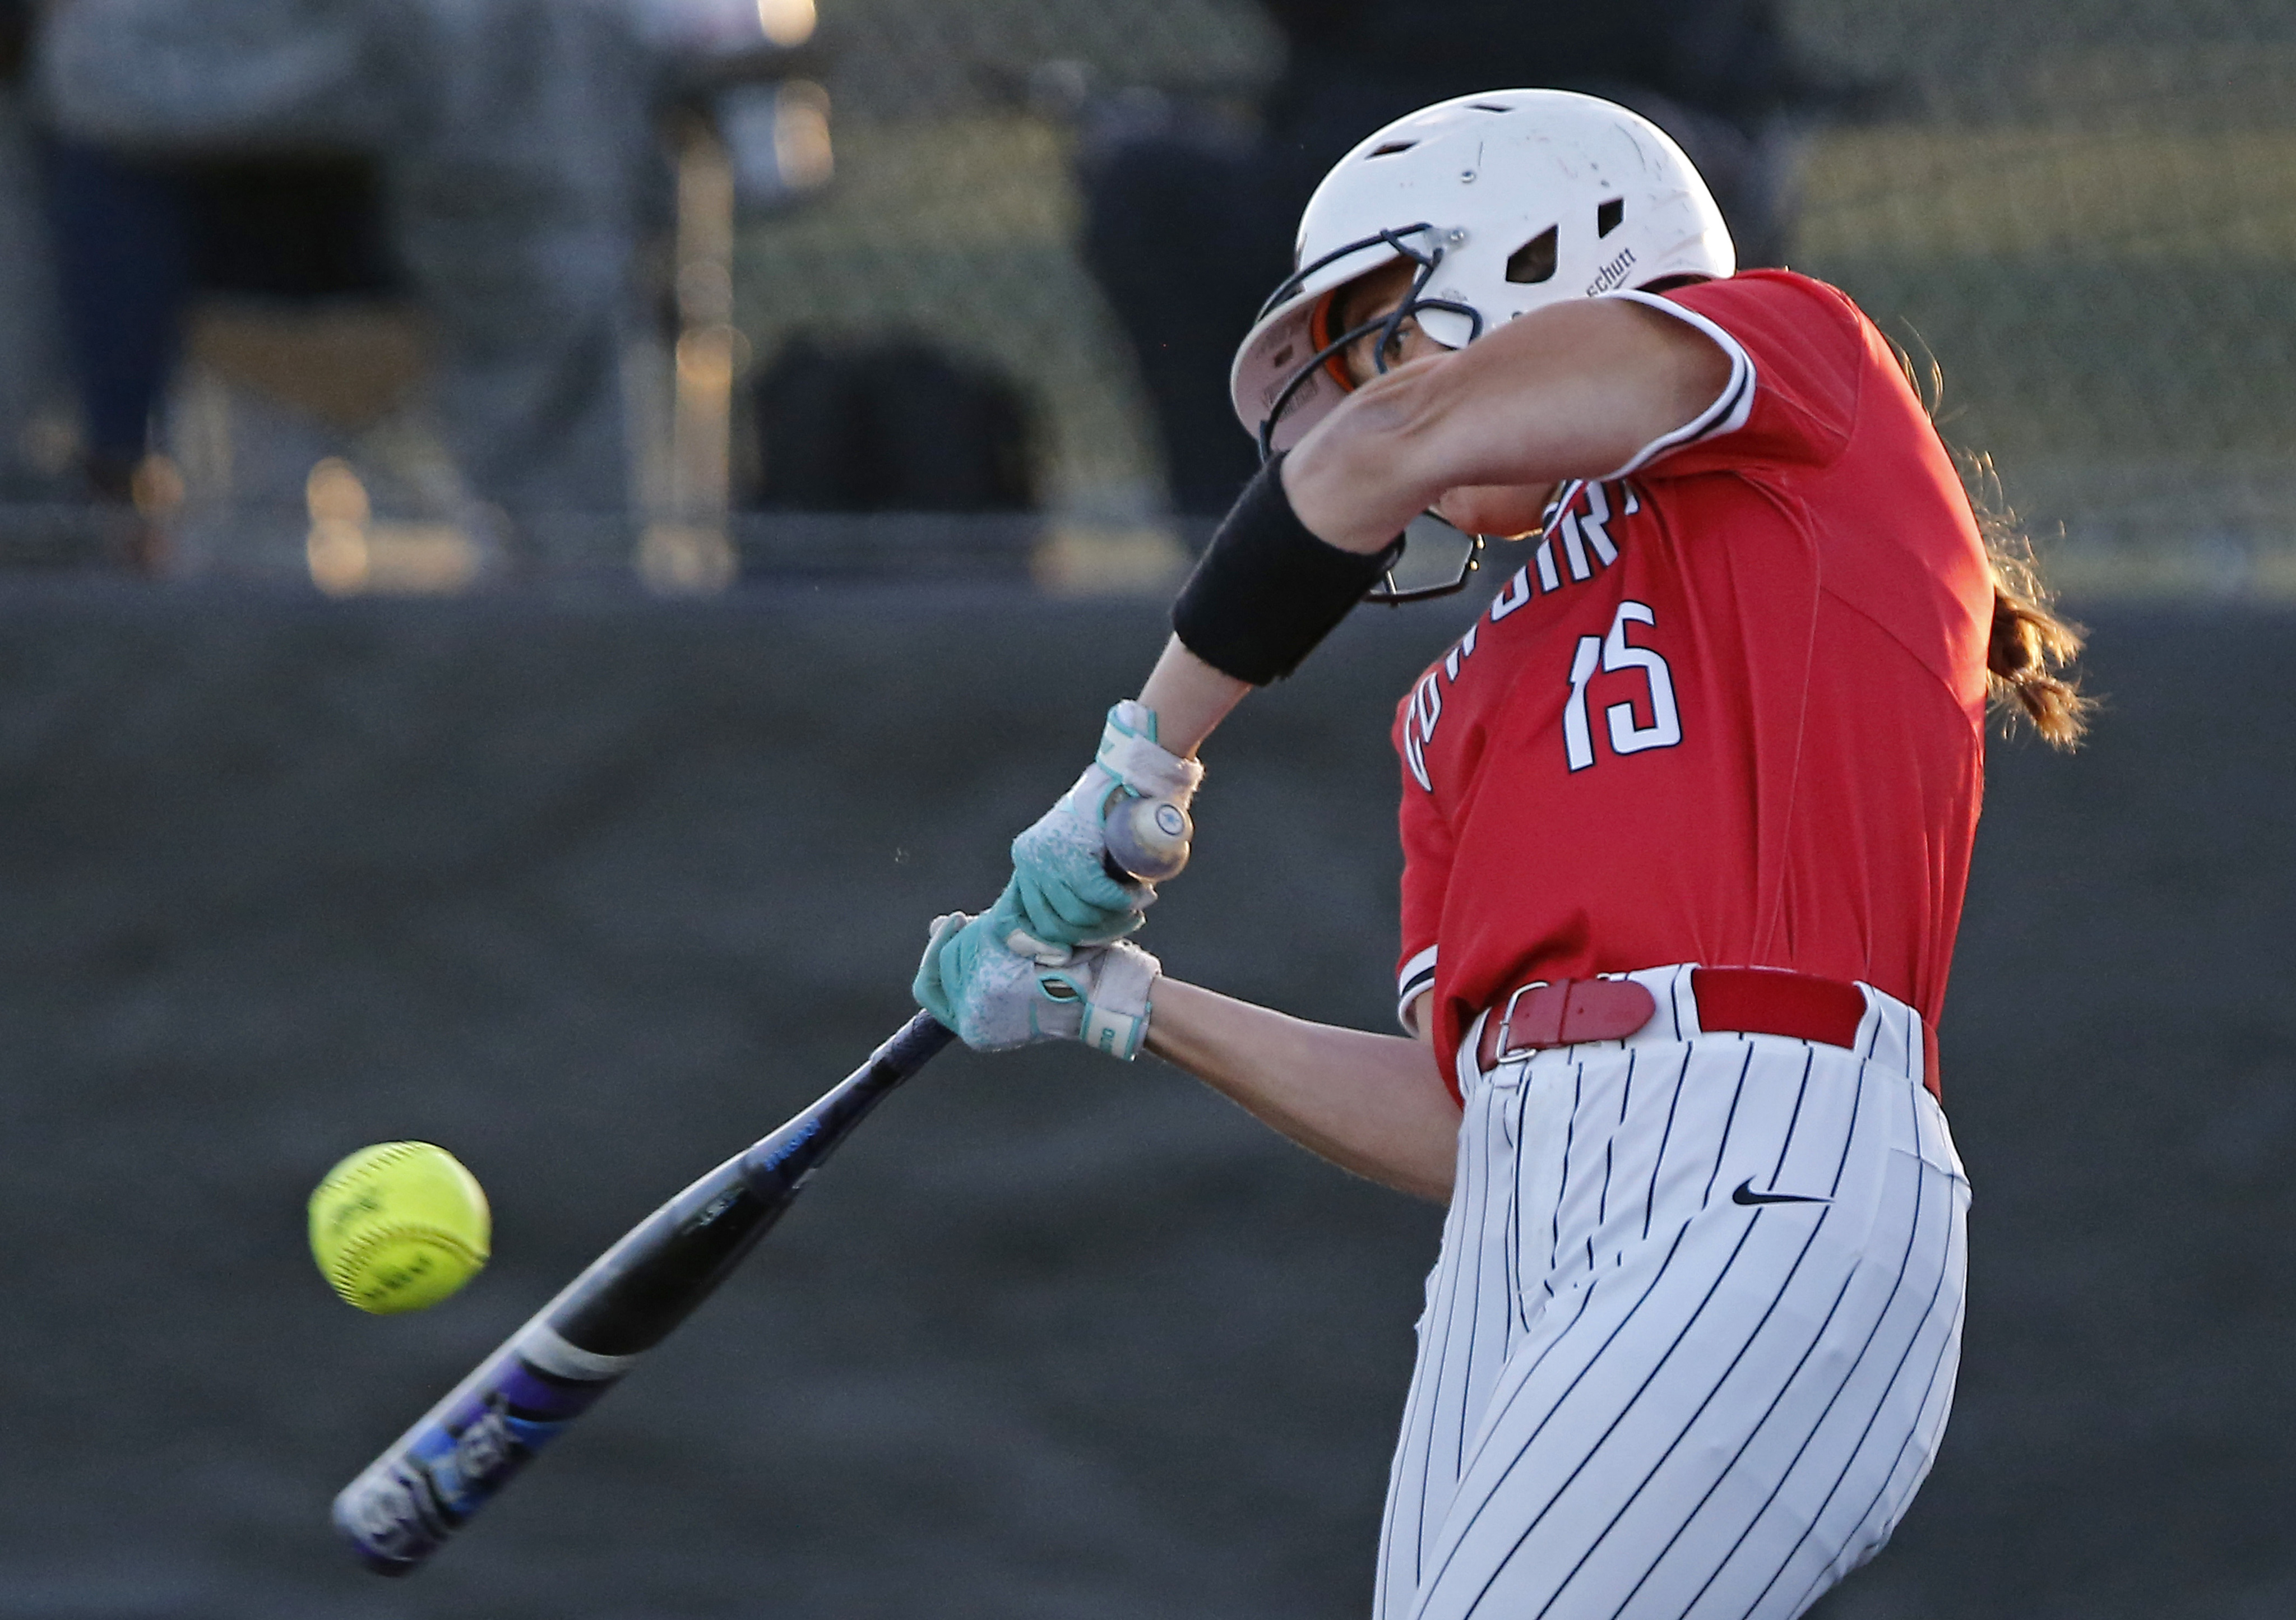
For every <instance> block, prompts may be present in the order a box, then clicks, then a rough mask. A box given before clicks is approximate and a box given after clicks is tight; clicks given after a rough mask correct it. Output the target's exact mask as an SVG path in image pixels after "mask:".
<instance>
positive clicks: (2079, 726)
mask: <svg viewBox="0 0 2296 1620" xmlns="http://www.w3.org/2000/svg"><path fill="white" fill-rule="evenodd" d="M1956 459H1958V460H1959V462H1961V473H1962V483H1963V485H1964V487H1966V488H1967V489H1968V491H1969V503H1970V506H1971V508H1972V510H1973V511H1975V512H1976V514H1977V528H1978V532H1979V533H1980V535H1982V536H1984V539H1985V562H1986V567H1987V569H1988V570H1989V572H1990V573H1991V574H1992V576H1993V630H1992V634H1991V637H1990V639H1989V641H1988V642H1987V644H1986V649H1985V684H1986V687H1987V691H1988V694H1989V697H1990V699H1991V708H1992V710H1993V712H1994V714H1995V715H1997V716H1999V717H2000V719H2001V722H2002V725H2003V728H2004V729H2005V730H2006V731H2010V732H2014V731H2015V729H2016V726H2017V722H2018V720H2019V718H2020V717H2022V718H2023V719H2025V720H2028V721H2030V722H2031V724H2032V727H2033V729H2034V730H2035V731H2037V732H2039V733H2040V734H2041V740H2043V741H2044V742H2046V743H2048V744H2049V745H2050V746H2051V747H2053V748H2059V749H2076V748H2079V746H2080V740H2081V738H2082V737H2083V736H2084V735H2086V734H2087V731H2088V717H2089V715H2090V713H2091V712H2092V711H2093V710H2094V709H2095V707H2096V700H2095V699H2094V698H2088V697H2084V696H2083V695H2082V693H2081V689H2080V683H2079V681H2078V680H2067V679H2065V678H2064V677H2063V676H2062V675H2059V674H2057V673H2056V672H2057V671H2058V670H2060V669H2062V668H2064V667H2066V666H2068V665H2070V664H2071V662H2072V661H2073V660H2074V659H2077V658H2079V656H2080V650H2081V635H2082V632H2081V627H2080V626H2079V625H2076V624H2074V623H2073V622H2072V621H2071V620H2070V619H2065V618H2059V617H2058V616H2057V614H2056V612H2055V611H2054V603H2055V601H2056V598H2055V595H2054V593H2052V592H2051V591H2050V590H2049V588H2048V586H2047V585H2045V584H2043V583H2042V580H2041V573H2040V567H2039V564H2038V561H2037V560H2035V558H2034V555H2033V543H2032V541H2031V539H2030V537H2028V536H2027V535H2026V533H2025V531H2024V529H2023V528H2022V527H2021V525H2020V524H2019V523H2018V521H2017V515H2016V514H2015V513H2014V512H2013V511H2010V510H2009V508H2008V506H2007V505H2006V504H2005V503H2004V502H2003V501H2002V499H2001V480H2000V479H1998V478H1997V477H1996V476H1995V474H1994V470H1993V462H1992V461H1991V459H1990V458H1989V457H1987V456H1982V455H1973V454H1967V453H1965V452H1964V453H1963V454H1961V455H1960V456H1958V457H1957V458H1956Z"/></svg>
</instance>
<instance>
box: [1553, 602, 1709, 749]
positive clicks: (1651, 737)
mask: <svg viewBox="0 0 2296 1620" xmlns="http://www.w3.org/2000/svg"><path fill="white" fill-rule="evenodd" d="M1657 622H1658V619H1657V616H1656V615H1654V614H1653V613H1652V611H1651V610H1650V609H1649V607H1648V606H1646V605H1645V604H1644V603H1642V602H1638V601H1622V602H1620V604H1619V610H1618V612H1617V613H1616V614H1615V615H1614V616H1613V617H1612V618H1611V631H1610V634H1607V635H1582V636H1580V637H1579V648H1578V651H1577V652H1576V653H1575V654H1574V655H1573V656H1572V658H1571V659H1570V702H1569V703H1567V704H1565V705H1564V706H1563V708H1562V746H1563V749H1564V752H1565V753H1566V755H1567V756H1568V757H1569V758H1570V768H1571V769H1572V770H1574V771H1584V770H1586V769H1587V768H1588V767H1589V766H1591V765H1593V764H1594V763H1595V733H1594V731H1593V728H1592V727H1590V726H1589V725H1588V724H1587V682H1589V681H1591V680H1593V679H1594V678H1595V671H1596V670H1597V669H1600V670H1601V671H1602V672H1603V674H1605V675H1622V674H1624V673H1625V672H1627V671H1628V670H1630V669H1639V670H1641V671H1642V673H1643V678H1644V680H1645V681H1647V682H1648V683H1650V711H1651V723H1650V724H1648V725H1637V724H1635V706H1634V704H1633V703H1631V702H1626V703H1613V704H1611V706H1610V707H1609V708H1605V709H1604V710H1603V721H1604V723H1605V724H1607V725H1608V726H1609V728H1610V733H1611V752H1612V753H1614V754H1639V753H1641V752H1642V751H1643V750H1644V749H1670V748H1672V747H1673V746H1674V745H1675V744H1676V743H1677V742H1680V741H1681V740H1682V715H1681V711H1680V710H1679V709H1677V708H1676V707H1675V702H1674V675H1673V674H1672V672H1670V671H1669V669H1668V668H1667V667H1666V659H1664V658H1662V657H1661V656H1660V655H1659V654H1658V653H1657V652H1655V651H1653V650H1652V649H1650V648H1648V647H1637V646H1636V645H1635V644H1634V643H1633V642H1629V641H1628V640H1627V626H1628V625H1653V626H1654V625H1656V624H1657Z"/></svg>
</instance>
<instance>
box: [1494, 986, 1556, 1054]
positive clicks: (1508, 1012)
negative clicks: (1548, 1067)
mask: <svg viewBox="0 0 2296 1620" xmlns="http://www.w3.org/2000/svg"><path fill="white" fill-rule="evenodd" d="M1546 987H1547V981H1546V980H1545V979H1543V978H1535V979H1533V980H1531V981H1530V983H1529V984H1527V985H1519V986H1516V987H1515V993H1514V994H1513V995H1510V996H1509V997H1507V1002H1506V1008H1505V1010H1504V1011H1502V1012H1501V1013H1500V1014H1499V1043H1498V1049H1497V1051H1496V1052H1495V1053H1494V1054H1493V1056H1492V1058H1491V1061H1492V1063H1493V1064H1495V1065H1496V1064H1500V1063H1520V1062H1521V1061H1522V1060H1523V1059H1525V1058H1528V1057H1529V1056H1531V1055H1532V1054H1533V1053H1535V1052H1539V1051H1545V1050H1546V1048H1545V1047H1542V1046H1540V1045H1539V1044H1538V1043H1536V1042H1534V1043H1531V1044H1530V1045H1529V1046H1510V1045H1509V1044H1507V1043H1508V1042H1509V1041H1510V1040H1512V1039H1513V1036H1514V1004H1515V1003H1516V1002H1519V1001H1521V1000H1522V998H1523V997H1524V996H1526V995H1529V994H1530V993H1531V992H1532V991H1534V990H1544V989H1546Z"/></svg>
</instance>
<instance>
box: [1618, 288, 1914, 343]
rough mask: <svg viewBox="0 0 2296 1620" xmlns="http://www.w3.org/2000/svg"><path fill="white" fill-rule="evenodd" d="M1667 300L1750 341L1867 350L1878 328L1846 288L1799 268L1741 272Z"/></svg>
mask: <svg viewBox="0 0 2296 1620" xmlns="http://www.w3.org/2000/svg"><path fill="white" fill-rule="evenodd" d="M1661 296H1662V297H1664V298H1666V299H1669V300H1670V301H1671V302H1674V303H1677V304H1679V305H1681V306H1682V307H1684V308H1685V309H1690V310H1694V311H1696V312H1697V313H1698V314H1700V315H1704V316H1705V317H1706V318H1707V319H1709V320H1710V321H1713V322H1714V323H1717V324H1718V325H1720V326H1722V327H1723V328H1725V329H1726V330H1727V331H1731V332H1732V333H1733V335H1734V336H1739V337H1740V338H1741V339H1742V340H1743V339H1745V338H1754V337H1775V338H1784V339H1791V340H1796V341H1798V342H1800V343H1803V344H1816V345H1818V346H1821V347H1824V348H1833V349H1834V350H1836V351H1837V352H1840V353H1841V354H1843V355H1844V356H1845V357H1847V356H1848V355H1849V353H1851V352H1853V351H1859V350H1863V349H1865V348H1866V347H1867V345H1868V343H1869V341H1870V340H1871V334H1873V333H1874V323H1873V322H1872V321H1870V320H1868V319H1867V318H1866V312H1865V311H1864V310H1862V309H1860V308H1858V307H1857V303H1856V302H1855V301H1854V300H1853V299H1851V298H1850V296H1849V294H1848V293H1846V292H1844V291H1842V290H1841V288H1839V287H1836V286H1834V285H1833V283H1831V282H1821V281H1819V280H1818V279H1817V278H1816V277H1815V276H1808V275H1803V274H1800V272H1798V271H1793V270H1741V271H1739V272H1738V273H1737V274H1735V275H1730V276H1724V277H1721V278H1720V279H1718V280H1714V281H1704V282H1689V283H1687V284H1686V285H1684V286H1681V287H1675V288H1670V289H1669V290H1667V291H1666V292H1665V293H1664V294H1662V295H1661Z"/></svg>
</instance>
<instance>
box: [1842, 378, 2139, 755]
mask: <svg viewBox="0 0 2296 1620" xmlns="http://www.w3.org/2000/svg"><path fill="white" fill-rule="evenodd" d="M1887 341H1888V343H1889V345H1890V349H1891V350H1892V351H1893V352H1894V353H1895V354H1896V355H1897V356H1898V366H1899V368H1900V369H1902V370H1903V371H1904V372H1905V373H1906V381H1907V385H1908V386H1909V387H1911V388H1912V389H1913V390H1914V394H1915V397H1917V398H1918V399H1920V401H1921V402H1922V408H1923V410H1925V411H1927V412H1928V413H1929V417H1930V421H1931V422H1935V421H1937V416H1938V406H1939V404H1940V402H1941V401H1942V399H1943V397H1944V394H1945V372H1944V370H1943V368H1942V367H1940V366H1939V364H1938V363H1937V356H1935V355H1930V356H1929V365H1928V366H1927V368H1926V369H1925V370H1924V369H1923V368H1921V367H1917V366H1915V364H1914V357H1913V356H1911V355H1909V354H1907V352H1906V348H1905V346H1904V345H1903V344H1901V343H1899V342H1898V340H1896V339H1895V338H1890V339H1888V340H1887ZM1915 341H1916V342H1919V341H1920V334H1919V333H1916V334H1915ZM1922 348H1923V353H1924V354H1928V350H1929V346H1928V345H1927V344H1926V343H1924V344H1923V346H1922ZM1954 461H1955V462H1956V464H1957V465H1958V466H1959V467H1960V469H1961V484H1962V487H1963V488H1964V490H1966V491H1967V492H1968V494H1969V507H1970V510H1971V511H1972V512H1974V513H1975V514H1976V516H1977V532H1978V533H1979V535H1980V536H1983V538H1984V541H1985V565H1986V569H1987V571H1988V572H1989V573H1990V574H1991V575H1992V576H1993V628H1992V633H1991V635H1990V636H1989V639H1988V641H1987V642H1986V647H1985V686H1986V696H1987V698H1988V700H1989V708H1991V709H1992V711H1993V713H1994V714H1995V716H1997V717H1998V718H1999V720H2000V722H2001V727H2002V730H2004V731H2005V732H2015V731H2016V729H2017V722H2018V720H2019V719H2020V718H2022V719H2025V720H2028V721H2030V722H2031V724H2032V727H2033V729H2034V730H2035V731H2037V732H2039V733H2040V734H2041V740H2042V741H2044V742H2046V743H2047V744H2049V746H2050V747H2052V748H2058V749H2066V750H2068V751H2070V750H2071V749H2077V748H2079V746H2080V742H2081V739H2082V738H2083V737H2085V736H2087V734H2088V720H2089V716H2090V715H2091V714H2093V713H2094V712H2095V709H2096V700H2095V699H2094V698H2089V697H2084V696H2083V695H2082V693H2081V689H2080V683H2079V681H2077V680H2076V681H2068V680H2066V679H2065V678H2064V677H2063V676H2062V675H2058V674H2057V673H2056V672H2057V671H2058V670H2060V669H2062V668H2064V667H2066V666H2068V665H2070V664H2071V662H2072V661H2073V660H2074V659H2077V658H2079V656H2080V650H2081V640H2082V636H2083V634H2085V633H2084V632H2083V630H2082V628H2081V626H2079V625H2077V624H2074V623H2073V622H2072V621H2071V619H2068V618H2058V617H2057V614H2056V611H2055V604H2056V593H2054V591H2051V590H2050V589H2049V587H2048V586H2047V585H2046V584H2044V583H2043V582H2042V579H2041V567H2040V562H2039V560H2038V559H2037V558H2036V557H2035V556H2034V555H2033V542H2032V538H2031V536H2029V535H2027V534H2026V533H2025V529H2024V526H2023V525H2022V524H2021V523H2019V522H2018V521H2017V514H2016V513H2015V512H2013V511H2010V510H2009V503H2008V502H2007V501H2005V500H2004V499H2003V498H2002V495H2001V479H2000V475H1999V474H1997V473H1996V472H1995V471H1994V470H1993V458H1992V457H1991V456H1989V455H1981V454H1976V453H1974V452H1972V451H1967V450H1956V451H1955V452H1954Z"/></svg>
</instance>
